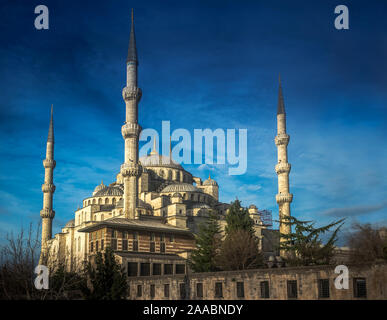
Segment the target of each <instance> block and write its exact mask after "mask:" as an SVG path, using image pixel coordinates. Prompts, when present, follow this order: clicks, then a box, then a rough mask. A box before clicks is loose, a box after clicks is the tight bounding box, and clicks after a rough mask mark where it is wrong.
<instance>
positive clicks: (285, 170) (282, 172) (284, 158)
mask: <svg viewBox="0 0 387 320" xmlns="http://www.w3.org/2000/svg"><path fill="white" fill-rule="evenodd" d="M289 139H290V137H289V135H288V134H286V113H285V105H284V97H283V95H282V86H281V78H279V91H278V109H277V136H276V137H275V144H276V146H277V150H278V164H277V165H276V166H275V171H276V173H277V175H278V194H277V195H276V201H277V203H278V206H279V221H280V232H281V233H285V234H289V233H290V232H291V228H290V225H286V224H284V223H281V221H282V217H284V216H290V203H291V202H292V200H293V195H292V194H291V193H289V172H290V168H291V166H290V164H289V163H288V150H287V148H288V143H289ZM281 255H283V253H281Z"/></svg>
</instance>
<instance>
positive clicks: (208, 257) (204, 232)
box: [189, 213, 221, 272]
mask: <svg viewBox="0 0 387 320" xmlns="http://www.w3.org/2000/svg"><path fill="white" fill-rule="evenodd" d="M195 238H196V249H195V250H193V251H192V253H191V257H190V259H189V264H190V266H191V268H192V270H193V271H194V272H210V271H216V270H218V268H217V266H216V262H215V257H216V255H217V254H218V251H219V248H220V243H221V231H220V226H219V222H218V217H217V215H216V214H214V213H210V216H209V219H208V221H207V222H205V223H203V224H201V225H200V226H199V232H198V234H197V235H196V236H195Z"/></svg>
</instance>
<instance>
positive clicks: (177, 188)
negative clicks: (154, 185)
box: [161, 183, 202, 193]
mask: <svg viewBox="0 0 387 320" xmlns="http://www.w3.org/2000/svg"><path fill="white" fill-rule="evenodd" d="M170 192H202V191H201V190H199V189H198V188H196V187H195V186H194V185H192V184H189V183H174V184H170V185H168V186H166V187H165V188H164V189H163V190H161V193H170Z"/></svg>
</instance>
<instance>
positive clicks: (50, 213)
mask: <svg viewBox="0 0 387 320" xmlns="http://www.w3.org/2000/svg"><path fill="white" fill-rule="evenodd" d="M55 165H56V162H55V160H54V120H53V107H52V106H51V118H50V127H49V129H48V138H47V147H46V159H44V160H43V167H44V184H43V185H42V191H43V209H42V210H41V211H40V216H41V218H42V243H41V247H42V248H41V254H40V261H41V262H42V261H44V260H43V259H45V258H46V257H47V253H48V252H47V249H48V246H47V241H48V240H50V239H51V237H52V219H54V216H55V211H54V210H52V197H53V195H54V192H55V186H54V184H53V171H54V168H55Z"/></svg>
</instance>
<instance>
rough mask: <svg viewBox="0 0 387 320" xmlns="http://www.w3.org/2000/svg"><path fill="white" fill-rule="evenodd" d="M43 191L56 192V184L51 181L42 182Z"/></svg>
mask: <svg viewBox="0 0 387 320" xmlns="http://www.w3.org/2000/svg"><path fill="white" fill-rule="evenodd" d="M42 191H43V193H47V192H50V193H54V192H55V185H53V184H51V183H43V184H42Z"/></svg>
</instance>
